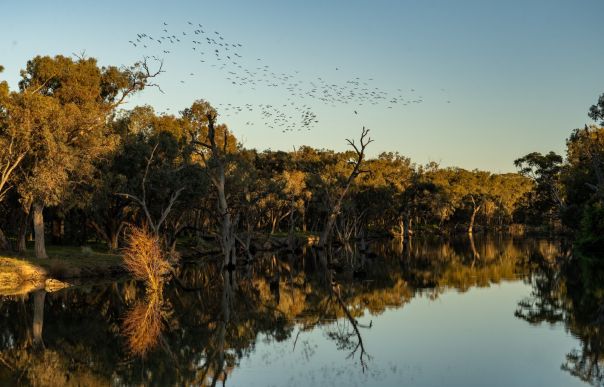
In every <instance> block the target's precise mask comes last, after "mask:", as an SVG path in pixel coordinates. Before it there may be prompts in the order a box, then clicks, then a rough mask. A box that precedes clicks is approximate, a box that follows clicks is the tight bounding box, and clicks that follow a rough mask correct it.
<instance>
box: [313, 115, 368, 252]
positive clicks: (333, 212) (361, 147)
mask: <svg viewBox="0 0 604 387" xmlns="http://www.w3.org/2000/svg"><path fill="white" fill-rule="evenodd" d="M368 135H369V129H366V128H365V127H363V130H362V131H361V138H360V140H359V144H358V145H357V144H356V143H355V141H354V140H346V141H347V142H348V144H349V145H350V146H351V147H352V148H353V149H354V151H355V157H354V158H351V159H350V164H351V165H352V170H351V171H350V174H349V175H348V178H347V179H346V182H345V183H344V186H343V187H342V189H341V191H340V193H339V195H338V196H337V197H336V198H335V200H334V201H333V203H332V205H331V208H330V209H329V212H328V215H327V220H326V221H325V226H324V228H323V231H322V232H321V237H320V239H319V247H321V248H323V247H325V245H326V244H327V241H328V239H329V236H330V234H331V230H332V228H333V225H334V223H335V222H336V219H337V217H338V215H339V214H340V210H341V208H342V201H343V200H344V198H345V197H346V194H347V193H348V190H349V189H350V187H351V185H352V183H353V182H354V180H355V179H356V178H357V176H359V175H360V174H361V173H364V172H366V171H364V170H362V169H361V166H362V165H363V161H364V158H365V150H366V148H367V145H369V144H370V143H371V142H373V140H372V139H371V137H368Z"/></svg>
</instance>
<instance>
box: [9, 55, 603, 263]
mask: <svg viewBox="0 0 604 387" xmlns="http://www.w3.org/2000/svg"><path fill="white" fill-rule="evenodd" d="M160 71H161V69H160V70H157V71H156V72H154V71H152V70H150V69H149V66H148V64H147V63H146V62H141V63H136V64H135V65H133V66H131V67H128V68H117V67H102V68H101V67H99V66H98V65H97V63H96V61H95V60H94V59H89V58H77V59H75V60H74V59H70V58H66V57H62V56H56V57H54V58H51V57H36V58H34V59H32V60H31V61H29V62H28V63H27V66H26V69H25V70H23V71H22V72H21V81H20V83H19V88H18V90H14V91H11V90H9V87H8V85H7V83H6V82H3V83H0V148H1V151H0V205H1V209H0V210H1V212H2V214H3V216H2V218H1V219H2V222H1V223H0V230H2V231H1V232H0V243H1V244H2V246H1V247H2V248H4V249H9V248H12V249H15V250H17V251H21V252H23V251H24V250H25V248H26V240H27V238H28V236H29V235H34V236H35V241H36V255H37V256H38V257H45V256H46V252H45V247H44V246H45V239H44V236H45V234H46V235H49V236H50V237H51V238H52V242H53V243H68V244H76V245H83V244H87V243H90V241H91V240H96V241H102V242H104V243H106V245H107V246H108V248H109V249H111V250H115V249H117V248H119V247H120V246H121V244H122V243H123V240H124V232H125V228H126V226H128V225H144V226H146V227H147V228H148V229H150V230H152V231H153V232H154V233H155V234H157V235H158V236H161V239H162V241H163V244H164V247H165V248H166V249H169V250H173V251H174V250H175V249H176V242H177V240H179V238H182V237H187V236H188V237H192V238H198V239H199V238H201V237H208V236H215V237H216V238H217V241H219V242H220V245H221V247H222V251H223V252H224V254H225V262H231V261H232V260H233V255H234V254H235V251H236V250H237V249H239V250H241V249H243V250H249V247H250V243H251V240H252V239H253V238H254V237H255V236H256V235H258V234H283V235H289V236H290V237H291V236H292V235H295V234H297V233H303V232H313V233H317V234H323V236H324V237H326V236H327V237H331V238H333V239H336V240H340V241H345V240H350V239H363V238H364V237H365V236H367V235H369V234H386V233H390V234H399V235H403V236H408V235H411V234H412V233H415V234H418V233H435V232H438V233H446V232H453V231H456V230H458V231H464V232H470V233H472V232H475V231H476V230H478V229H480V230H508V229H509V228H510V226H512V225H515V228H522V227H521V225H531V226H542V225H545V226H547V227H548V228H556V227H558V228H559V227H560V226H561V225H567V226H570V227H573V228H582V229H583V230H593V229H597V228H598V227H600V228H599V229H600V230H601V229H602V219H603V217H602V215H603V214H604V209H603V208H602V200H601V198H602V192H603V191H602V183H601V179H602V172H601V170H600V158H599V157H600V155H601V154H602V149H603V147H602V145H603V144H602V141H603V139H604V137H603V133H604V132H602V129H601V128H598V127H591V128H586V129H584V130H577V131H575V132H573V134H572V135H571V137H570V138H569V139H568V141H567V144H568V154H567V161H565V162H564V161H563V159H562V158H561V157H560V156H558V155H555V154H553V153H550V154H548V155H541V154H538V153H533V154H530V155H527V156H525V157H523V158H521V159H518V160H516V164H517V166H518V167H519V168H520V169H521V174H516V173H507V174H493V173H490V172H486V171H479V170H473V171H468V170H464V169H461V168H441V167H439V166H438V165H437V164H434V163H431V164H428V165H418V164H415V163H413V162H412V161H411V160H409V159H408V158H406V157H404V156H402V155H400V154H398V153H396V152H394V153H382V154H380V155H379V156H377V157H375V158H369V159H368V158H367V157H366V154H365V147H366V146H367V145H369V143H370V142H371V140H370V139H369V137H368V136H367V133H368V131H366V130H365V129H364V130H363V133H362V136H361V141H360V143H356V142H354V141H352V140H349V144H350V145H351V150H350V151H346V152H334V151H331V150H325V149H313V148H310V147H307V146H303V147H300V148H299V149H295V150H293V151H289V152H283V151H257V150H254V149H245V148H243V147H242V146H241V145H240V144H239V143H238V141H237V139H236V138H235V136H234V135H233V133H232V132H231V131H230V130H229V128H228V127H227V126H226V125H224V124H219V123H218V122H217V121H218V117H219V112H216V111H215V110H214V108H213V107H212V106H211V105H210V104H209V103H208V102H205V101H202V100H199V101H195V102H194V103H192V105H191V106H190V107H187V108H185V109H184V110H183V111H182V112H181V113H180V114H179V115H165V114H161V115H158V114H156V113H155V112H154V110H153V109H152V108H151V107H149V106H138V107H134V108H132V109H130V110H122V109H121V108H120V106H121V105H122V103H124V102H125V101H127V100H128V98H129V97H130V95H132V94H134V93H136V92H139V91H141V90H142V89H144V88H145V87H149V86H153V84H152V80H153V78H154V76H156V75H157V74H159V72H160ZM603 104H604V102H603V101H602V100H601V101H600V105H598V106H600V107H599V108H598V107H597V106H596V107H594V108H592V112H591V114H592V117H593V118H594V119H598V118H603V117H602V106H601V105H603ZM331 223H333V224H331ZM518 226H520V227H518ZM326 229H327V232H326ZM331 229H333V232H330V231H331ZM582 235H583V239H584V240H585V241H586V242H585V243H588V244H589V243H594V242H593V241H592V239H593V238H592V239H590V238H591V237H590V236H589V235H588V234H585V233H584V234H582ZM324 239H327V238H324Z"/></svg>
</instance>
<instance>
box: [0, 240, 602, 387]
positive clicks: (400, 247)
mask: <svg viewBox="0 0 604 387" xmlns="http://www.w3.org/2000/svg"><path fill="white" fill-rule="evenodd" d="M565 254H567V252H566V249H565V247H563V246H562V244H561V243H559V242H549V241H546V240H535V239H519V240H514V239H511V238H506V237H501V236H486V237H485V236H483V237H480V238H478V237H474V238H468V237H467V236H465V237H462V238H459V239H455V240H452V241H430V240H409V241H402V240H396V239H395V240H388V241H382V242H376V243H372V244H370V247H369V249H367V250H363V251H361V250H360V249H358V248H356V247H355V246H340V247H337V248H336V247H329V248H327V249H325V250H316V249H311V248H308V249H306V250H305V251H304V252H303V253H302V254H293V253H291V252H288V251H283V252H278V253H263V254H260V255H258V256H256V257H255V262H254V264H253V265H248V266H246V267H241V268H238V269H237V270H236V271H221V270H220V268H219V267H217V266H213V265H208V264H207V263H206V264H203V265H202V264H195V263H192V264H187V265H185V266H183V267H181V268H179V269H178V270H177V276H178V281H170V282H168V283H167V284H165V285H164V286H162V287H161V289H159V290H157V291H150V290H148V289H145V287H144V284H142V283H137V282H136V281H133V280H126V281H123V282H119V283H112V284H109V285H106V284H105V285H98V286H89V287H80V288H75V289H66V290H62V291H58V292H55V293H48V294H46V293H40V292H34V293H32V294H30V295H28V296H19V297H4V298H2V299H1V303H0V314H1V315H2V318H1V319H0V384H2V385H5V384H15V383H25V384H38V385H96V384H102V385H106V384H116V385H121V384H128V385H130V384H140V383H144V384H153V385H174V384H177V385H182V384H195V385H217V384H220V385H222V384H228V380H229V376H230V375H231V374H232V372H233V371H234V370H235V369H236V368H237V367H238V365H239V364H240V362H241V361H242V359H244V358H245V357H247V356H249V355H251V354H253V353H254V351H255V349H256V346H257V343H258V339H259V337H264V338H268V339H270V340H272V341H275V342H282V341H285V340H291V341H292V343H293V344H292V345H293V347H294V349H295V347H296V345H297V343H298V337H299V335H300V333H301V332H310V331H313V330H322V331H323V332H324V336H325V337H326V338H327V339H328V340H329V341H331V342H332V343H333V346H334V348H336V349H337V350H338V351H340V352H341V354H342V357H343V358H346V359H348V361H350V362H352V363H354V364H355V365H356V366H358V367H359V368H360V369H361V370H362V371H363V372H365V371H366V370H367V369H371V367H372V360H373V354H372V350H378V349H375V348H372V347H371V343H370V342H366V338H365V334H366V333H367V332H368V331H370V330H372V329H376V326H375V325H373V322H372V321H371V320H370V321H369V322H368V323H361V320H363V321H367V320H368V318H364V317H371V318H373V316H376V317H375V318H377V316H379V315H380V314H382V313H383V312H384V311H386V310H388V309H397V308H401V307H403V306H404V305H405V304H407V303H409V302H410V301H411V300H412V299H413V298H414V297H420V296H425V297H428V298H430V299H436V298H438V297H439V296H440V295H441V294H443V293H445V292H447V291H450V290H455V291H457V292H460V293H463V292H466V291H468V290H469V289H471V288H473V287H486V286H490V285H491V284H494V283H500V282H502V281H518V280H523V281H525V282H526V283H529V284H530V285H531V287H532V294H531V295H530V296H529V297H528V298H526V299H523V300H522V301H521V302H519V304H518V308H517V311H516V316H517V317H519V318H521V319H524V320H526V321H527V322H529V323H530V324H542V323H550V324H564V325H565V326H566V327H567V329H569V330H570V331H571V332H572V333H573V335H575V336H576V337H577V338H578V339H579V340H580V343H581V348H579V349H575V350H572V351H571V352H570V353H569V354H568V355H567V357H566V359H562V360H561V361H564V364H563V365H562V367H563V369H564V370H566V371H567V372H569V373H570V374H572V375H574V376H576V377H578V378H580V379H582V380H584V381H587V382H589V383H592V384H595V385H601V384H602V382H603V380H604V378H603V373H602V370H601V366H602V365H603V362H602V360H601V357H600V355H601V353H602V350H603V349H604V336H603V335H602V333H601V323H602V321H598V318H601V316H602V315H601V314H600V315H598V314H597V313H596V312H597V311H598V310H599V309H598V308H599V305H601V298H602V297H603V294H604V292H602V290H603V288H604V287H603V286H602V285H599V286H600V287H597V286H596V285H595V284H603V283H604V282H602V281H601V280H602V278H601V276H600V277H597V276H596V274H595V273H597V272H598V271H595V270H591V269H589V270H587V272H588V273H590V275H591V276H592V277H591V282H590V283H587V282H586V281H585V280H584V278H579V277H578V276H581V275H584V274H585V273H577V272H574V273H571V272H570V270H569V269H568V268H566V267H561V265H560V264H559V261H560V259H559V258H560V257H561V256H564V255H565ZM575 271H576V270H575ZM599 272H600V273H601V272H604V271H599ZM578 278H579V279H578ZM600 312H601V311H600ZM296 332H297V333H296Z"/></svg>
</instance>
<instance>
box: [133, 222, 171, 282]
mask: <svg viewBox="0 0 604 387" xmlns="http://www.w3.org/2000/svg"><path fill="white" fill-rule="evenodd" d="M124 266H125V267H126V269H127V270H128V271H129V272H130V273H131V274H132V275H133V276H134V278H136V279H139V280H143V281H146V282H147V287H148V288H149V289H150V290H153V291H157V290H158V289H160V287H161V280H162V276H163V275H165V274H166V273H168V272H169V270H170V264H169V262H168V260H167V259H166V257H165V255H164V252H163V251H162V249H161V246H160V243H159V238H158V237H157V236H156V235H154V234H153V233H151V232H149V230H147V229H145V228H138V227H132V228H131V230H130V236H129V237H128V247H126V249H125V250H124Z"/></svg>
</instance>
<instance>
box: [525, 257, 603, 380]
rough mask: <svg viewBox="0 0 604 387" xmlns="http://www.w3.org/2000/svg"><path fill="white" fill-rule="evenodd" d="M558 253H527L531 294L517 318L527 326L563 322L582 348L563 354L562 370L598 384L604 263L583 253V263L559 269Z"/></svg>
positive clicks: (600, 371)
mask: <svg viewBox="0 0 604 387" xmlns="http://www.w3.org/2000/svg"><path fill="white" fill-rule="evenodd" d="M559 253H560V252H557V254H552V252H551V250H550V249H540V250H536V251H535V252H534V253H533V254H532V255H531V256H530V259H529V262H530V264H531V265H532V267H533V270H532V275H531V277H530V281H531V285H532V288H533V292H532V294H531V296H530V297H528V298H526V299H524V300H522V301H521V302H520V303H519V304H518V309H517V311H516V316H517V317H519V318H522V319H524V320H526V321H527V322H529V323H530V324H541V323H549V324H564V326H565V327H566V329H568V330H569V331H570V333H571V334H572V335H573V336H575V337H577V338H578V339H579V341H580V343H581V347H580V348H579V349H573V350H572V351H570V352H569V353H568V354H567V355H566V360H565V362H564V363H563V364H562V366H561V368H562V369H563V370H565V371H567V372H569V373H570V374H571V375H573V376H575V377H577V378H579V379H581V380H582V381H584V382H586V383H589V384H591V385H594V386H602V385H604V369H603V367H604V359H603V358H602V354H603V351H604V330H603V328H604V325H603V324H604V319H602V316H603V315H602V312H603V306H604V265H602V263H601V260H599V259H596V258H595V257H594V258H591V257H582V258H581V262H572V263H571V264H563V265H562V266H561V267H559V266H558V265H557V264H556V263H555V258H554V259H553V258H552V257H558V256H559V255H560V254H559ZM566 254H567V253H566ZM575 259H577V258H575Z"/></svg>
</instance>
